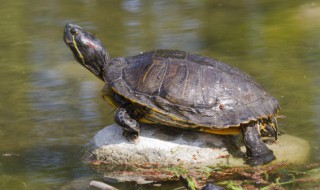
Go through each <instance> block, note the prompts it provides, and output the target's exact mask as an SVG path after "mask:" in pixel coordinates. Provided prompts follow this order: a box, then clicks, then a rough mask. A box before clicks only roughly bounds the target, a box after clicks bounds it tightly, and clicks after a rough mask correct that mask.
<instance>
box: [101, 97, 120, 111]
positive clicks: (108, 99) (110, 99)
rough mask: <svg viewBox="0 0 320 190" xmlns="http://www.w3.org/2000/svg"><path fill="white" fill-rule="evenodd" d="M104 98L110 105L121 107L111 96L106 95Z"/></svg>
mask: <svg viewBox="0 0 320 190" xmlns="http://www.w3.org/2000/svg"><path fill="white" fill-rule="evenodd" d="M102 98H103V99H104V100H105V101H106V102H108V104H110V105H111V106H113V107H115V108H117V107H119V105H118V104H117V102H116V101H115V100H114V98H112V97H111V96H106V95H102Z"/></svg>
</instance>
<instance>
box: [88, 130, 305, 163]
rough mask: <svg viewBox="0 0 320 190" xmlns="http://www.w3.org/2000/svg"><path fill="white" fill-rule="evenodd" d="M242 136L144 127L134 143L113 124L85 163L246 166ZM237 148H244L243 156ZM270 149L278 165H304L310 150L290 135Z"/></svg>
mask: <svg viewBox="0 0 320 190" xmlns="http://www.w3.org/2000/svg"><path fill="white" fill-rule="evenodd" d="M240 137H241V136H240V135H237V136H222V135H213V134H207V133H201V132H194V131H188V130H182V129H178V128H168V127H160V126H142V129H141V135H140V137H139V139H138V141H137V142H136V143H135V144H132V143H130V142H128V141H127V140H126V139H125V138H124V137H123V136H122V129H121V127H120V126H118V125H116V124H113V125H111V126H108V127H105V128H104V129H102V130H100V131H99V132H98V133H97V134H96V135H95V136H94V138H93V140H92V142H91V146H90V150H89V151H88V154H87V155H86V161H88V162H91V163H97V162H99V163H105V164H108V165H112V166H117V165H122V166H123V165H126V166H139V165H156V166H159V167H165V166H185V167H188V168H192V167H199V166H215V165H228V166H243V165H244V164H243V162H244V161H243V159H242V158H243V153H244V151H245V148H244V146H242V144H241V139H240ZM238 145H239V146H242V147H241V151H242V154H241V151H240V150H239V149H237V146H238ZM268 146H269V148H270V149H272V150H273V151H274V153H275V155H276V157H277V162H279V161H288V162H291V163H299V162H304V161H305V160H306V159H307V156H308V154H309V149H310V148H309V144H308V143H307V142H306V141H304V140H302V139H300V138H297V137H293V136H290V135H282V136H280V138H279V140H278V142H276V143H274V144H271V145H268ZM297 153H298V154H297ZM232 155H237V156H235V157H234V156H232Z"/></svg>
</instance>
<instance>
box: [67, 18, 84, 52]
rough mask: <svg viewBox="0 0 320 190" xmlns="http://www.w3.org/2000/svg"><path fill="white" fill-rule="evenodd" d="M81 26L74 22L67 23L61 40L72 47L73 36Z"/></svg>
mask: <svg viewBox="0 0 320 190" xmlns="http://www.w3.org/2000/svg"><path fill="white" fill-rule="evenodd" d="M80 30H82V28H81V27H80V26H78V25H76V24H71V23H68V24H66V27H65V28H64V33H63V40H64V42H65V44H66V45H67V46H68V47H70V48H71V47H74V38H75V36H76V35H77V34H79V31H80Z"/></svg>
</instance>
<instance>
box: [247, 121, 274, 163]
mask: <svg viewBox="0 0 320 190" xmlns="http://www.w3.org/2000/svg"><path fill="white" fill-rule="evenodd" d="M241 131H242V135H243V142H244V145H245V147H246V156H247V161H246V163H247V164H249V165H251V166H257V165H262V164H267V163H269V162H271V161H272V160H275V159H276V157H275V156H274V154H273V151H272V150H270V149H269V148H268V147H267V146H266V145H265V144H264V143H263V142H262V140H261V139H260V135H259V128H258V124H257V123H256V122H251V123H249V124H248V125H244V126H241Z"/></svg>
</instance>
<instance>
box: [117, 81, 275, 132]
mask: <svg viewBox="0 0 320 190" xmlns="http://www.w3.org/2000/svg"><path fill="white" fill-rule="evenodd" d="M112 90H113V91H114V92H115V93H117V94H121V93H119V91H118V90H117V89H116V88H114V87H112ZM121 96H123V97H124V98H126V99H127V100H129V101H130V102H132V103H133V104H137V105H141V106H144V107H147V108H148V109H151V110H152V111H154V112H157V113H159V114H162V115H165V116H167V117H169V118H171V119H172V120H173V121H175V122H168V121H162V122H164V123H167V124H172V125H178V126H179V127H182V128H190V129H192V128H193V127H189V126H188V125H183V123H186V120H183V119H181V118H178V117H175V116H174V115H173V114H170V113H169V112H167V113H166V112H164V111H161V110H159V109H156V108H152V107H150V106H149V105H147V104H144V103H142V102H139V101H137V100H134V99H130V98H129V97H128V96H125V95H124V94H121ZM278 111H279V110H277V111H276V112H278ZM263 118H267V117H265V116H260V117H257V118H256V119H250V120H248V121H245V122H242V123H239V124H238V125H232V126H228V128H224V127H221V126H215V127H216V128H217V130H215V131H217V133H214V134H218V133H219V132H218V131H219V130H225V129H230V128H239V131H240V125H241V124H248V123H250V122H251V121H257V120H259V119H263ZM146 121H147V122H149V123H153V124H162V123H156V122H152V121H149V120H146ZM179 121H180V122H181V123H178V122H179ZM193 126H194V128H196V127H201V128H203V129H204V132H206V131H208V133H209V131H213V130H212V129H211V130H210V128H211V127H212V126H209V125H208V126H205V125H196V124H194V125H193ZM233 130H234V129H232V130H230V131H229V132H235V131H233ZM226 131H227V130H226ZM211 133H213V132H211ZM239 133H240V132H239ZM239 133H234V134H239ZM224 134H230V133H224Z"/></svg>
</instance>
